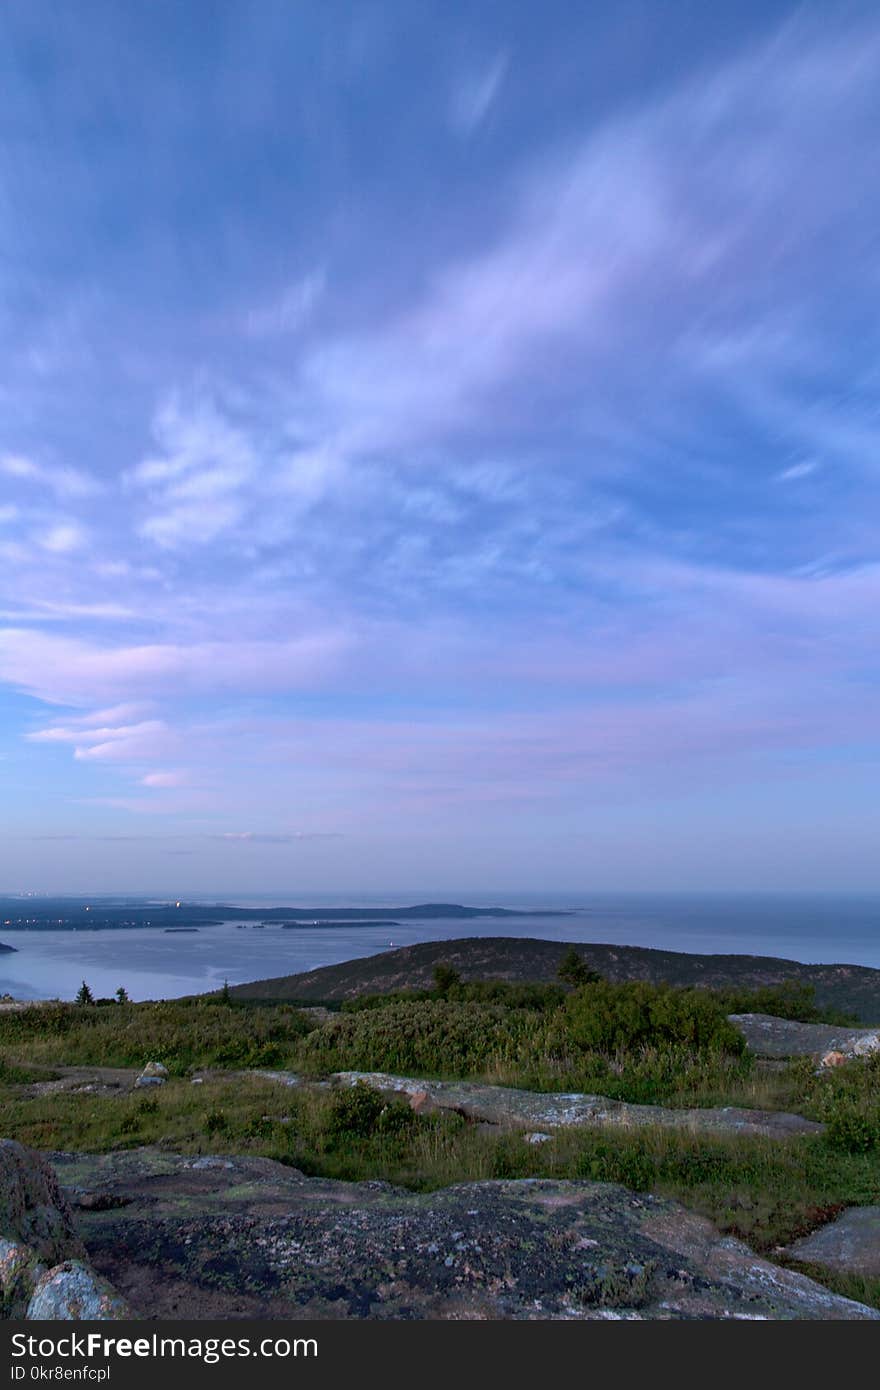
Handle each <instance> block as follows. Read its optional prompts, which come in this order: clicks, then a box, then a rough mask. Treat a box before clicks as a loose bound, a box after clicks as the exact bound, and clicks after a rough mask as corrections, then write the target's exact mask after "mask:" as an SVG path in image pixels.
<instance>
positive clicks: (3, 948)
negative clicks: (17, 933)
mask: <svg viewBox="0 0 880 1390" xmlns="http://www.w3.org/2000/svg"><path fill="white" fill-rule="evenodd" d="M14 950H15V947H14V946H7V945H6V942H5V941H0V954H2V953H3V952H4V951H14Z"/></svg>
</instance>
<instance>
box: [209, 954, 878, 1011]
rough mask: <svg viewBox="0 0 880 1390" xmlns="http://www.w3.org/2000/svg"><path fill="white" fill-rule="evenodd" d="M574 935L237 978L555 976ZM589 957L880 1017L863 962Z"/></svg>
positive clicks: (369, 986)
mask: <svg viewBox="0 0 880 1390" xmlns="http://www.w3.org/2000/svg"><path fill="white" fill-rule="evenodd" d="M570 949H571V942H567V941H540V940H536V939H534V938H530V937H509V936H487V937H464V938H459V939H456V940H453V941H425V942H420V943H418V944H417V945H414V946H402V947H400V948H399V949H397V950H394V951H383V952H382V953H381V954H380V955H375V956H366V957H363V958H361V959H359V960H350V961H345V962H344V963H343V964H342V965H326V966H323V967H322V968H321V969H320V970H310V971H307V972H305V973H304V974H300V975H283V976H280V977H279V978H277V979H273V980H255V981H254V982H253V983H251V984H245V985H237V986H235V987H234V988H233V990H232V994H233V995H237V996H238V997H239V998H244V999H291V1000H301V1001H303V1002H304V1003H319V1002H326V1003H336V1002H341V1001H342V1000H345V999H353V998H355V997H356V996H357V995H360V994H385V993H389V992H390V991H391V990H397V989H425V988H428V987H430V986H431V984H432V982H433V970H434V967H435V966H436V965H438V964H441V963H443V964H448V965H450V966H452V967H453V969H455V970H457V971H458V972H459V974H460V975H461V978H462V979H463V980H515V981H530V980H534V981H551V980H555V979H556V971H557V969H558V968H559V963H560V961H561V960H562V957H563V956H564V955H565V953H566V952H567V951H569V950H570ZM576 949H577V951H578V952H579V953H580V955H581V956H582V958H583V960H584V962H585V963H586V964H587V965H589V966H590V967H591V968H592V969H593V970H597V971H598V972H599V974H600V975H602V976H604V978H605V979H608V980H650V981H654V982H659V981H666V982H667V983H669V984H676V985H704V986H716V987H729V988H734V987H736V988H743V989H758V988H760V987H761V986H763V985H776V984H782V983H784V982H785V981H798V982H801V983H803V984H808V985H812V986H813V987H814V989H815V991H816V1002H817V1003H818V1004H820V1005H822V1006H827V1007H832V1008H836V1009H841V1010H844V1011H846V1012H848V1013H852V1014H855V1015H856V1016H857V1017H858V1018H860V1019H861V1020H862V1022H863V1023H866V1024H874V1023H880V970H872V969H870V968H869V967H868V966H863V965H803V964H802V963H801V962H800V961H794V960H782V959H777V958H776V957H775V956H745V955H743V956H740V955H717V956H709V955H690V954H685V953H683V952H680V951H657V950H652V949H649V948H647V947H643V946H608V945H602V944H597V943H595V942H580V943H576Z"/></svg>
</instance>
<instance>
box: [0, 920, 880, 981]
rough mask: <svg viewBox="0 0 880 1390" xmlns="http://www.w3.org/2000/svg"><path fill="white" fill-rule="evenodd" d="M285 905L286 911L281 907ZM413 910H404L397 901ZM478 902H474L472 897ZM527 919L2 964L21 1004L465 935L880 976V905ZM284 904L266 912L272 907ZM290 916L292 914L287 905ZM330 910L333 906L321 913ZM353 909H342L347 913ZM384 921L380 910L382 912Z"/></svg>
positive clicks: (123, 940) (209, 942)
mask: <svg viewBox="0 0 880 1390" xmlns="http://www.w3.org/2000/svg"><path fill="white" fill-rule="evenodd" d="M276 901H277V900H276ZM397 901H398V903H401V901H402V900H401V899H397ZM467 901H468V902H470V903H475V902H476V900H475V899H474V898H472V897H471V898H468V900H467ZM493 901H494V903H495V904H496V905H498V906H504V907H514V906H521V907H523V908H525V909H527V910H528V915H527V916H524V917H518V918H497V919H492V918H480V919H477V920H475V921H462V920H460V919H455V918H451V919H435V920H433V921H427V922H407V923H401V924H400V925H399V926H395V927H358V926H356V925H353V924H344V925H341V926H338V927H337V926H333V927H304V928H298V929H296V930H285V929H284V928H282V927H280V926H278V925H271V926H266V927H263V928H260V927H254V926H252V925H251V924H241V923H233V922H223V923H222V924H220V925H218V926H214V927H201V928H200V929H199V930H198V931H195V932H180V933H174V932H166V931H164V930H162V929H161V928H158V929H157V928H144V929H134V930H122V931H57V932H55V931H45V932H22V931H10V930H9V929H8V928H6V929H5V934H4V936H3V939H4V940H5V941H6V943H7V944H8V945H10V946H14V947H15V948H16V953H15V954H9V955H7V954H5V953H4V954H0V994H2V993H5V992H8V993H10V994H13V995H14V996H15V997H16V998H21V999H53V998H61V999H71V998H73V996H74V995H75V993H76V991H77V989H78V988H79V986H80V983H81V981H82V980H86V981H87V983H88V985H89V987H90V988H91V990H92V992H93V994H94V995H96V996H111V995H113V994H114V993H115V991H116V989H117V988H118V987H119V986H120V985H122V986H124V987H125V989H126V990H127V991H128V993H129V995H130V996H131V998H132V999H160V998H172V997H175V996H180V995H184V994H196V993H201V992H203V991H206V990H212V989H218V988H220V987H221V986H222V984H223V982H224V980H228V981H229V983H230V984H243V983H244V982H246V981H248V980H258V979H265V978H268V977H271V976H276V975H292V974H296V973H297V972H299V971H302V970H314V969H315V968H317V967H318V966H321V965H333V964H337V963H338V962H340V961H345V960H352V959H354V958H355V957H360V956H369V955H374V954H375V953H377V952H379V951H387V950H390V949H392V948H393V947H397V946H407V945H411V944H412V943H414V942H418V941H442V940H448V939H450V938H454V937H465V936H531V937H540V938H542V939H544V940H553V941H593V942H605V943H609V944H616V945H620V946H653V947H657V948H660V949H664V950H672V951H689V952H695V953H700V954H712V955H717V954H729V953H734V954H745V955H762V956H784V957H786V958H788V959H790V960H799V961H804V962H838V963H846V964H850V965H869V966H874V967H875V968H878V969H880V897H873V898H854V897H853V898H843V897H840V898H832V897H827V898H826V897H823V898H817V897H809V898H806V897H804V898H795V897H782V896H774V897H769V896H766V897H765V896H760V897H759V896H738V897H729V896H728V897H721V896H711V897H710V896H700V897H697V896H688V897H673V896H670V895H663V896H650V897H649V896H646V895H639V896H635V895H633V896H624V895H619V896H610V895H608V896H603V897H601V898H599V897H597V898H594V899H593V898H591V899H589V900H586V899H585V900H583V901H581V902H574V901H559V902H551V901H547V900H546V899H545V900H544V902H543V904H542V906H543V907H544V908H545V909H551V908H553V909H559V908H566V909H570V913H569V915H566V916H560V917H554V916H551V915H548V911H546V910H545V912H543V913H542V912H541V911H540V908H539V907H538V906H537V905H535V906H534V908H533V907H532V906H531V905H529V904H527V903H524V902H523V901H522V899H520V900H519V901H518V902H513V901H511V902H502V901H500V900H499V899H497V898H496V899H494V900H493ZM273 905H276V902H273V903H270V902H268V901H266V902H261V903H259V904H258V906H260V907H264V908H268V907H269V906H273ZM277 905H278V906H284V905H285V904H284V903H281V902H277ZM321 905H322V906H326V905H327V902H326V900H325V901H324V902H323V903H322V904H321ZM340 905H341V904H340ZM377 914H378V909H377Z"/></svg>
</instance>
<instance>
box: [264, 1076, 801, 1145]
mask: <svg viewBox="0 0 880 1390" xmlns="http://www.w3.org/2000/svg"><path fill="white" fill-rule="evenodd" d="M263 1074H264V1075H265V1073H263ZM333 1080H334V1081H335V1082H336V1083H337V1084H338V1085H343V1086H356V1085H360V1084H363V1085H367V1086H372V1087H373V1088H374V1089H375V1090H379V1091H388V1092H394V1093H396V1094H398V1095H405V1096H409V1097H411V1098H412V1097H416V1099H417V1102H418V1109H419V1111H420V1112H421V1113H424V1112H425V1110H426V1108H427V1106H428V1105H430V1106H432V1107H433V1108H434V1109H445V1110H455V1111H458V1113H459V1114H462V1115H466V1116H468V1118H470V1119H473V1120H484V1121H487V1122H488V1123H490V1124H497V1125H510V1126H514V1127H515V1126H518V1125H522V1126H524V1127H527V1128H528V1129H530V1130H538V1129H541V1130H543V1129H545V1128H553V1127H560V1126H567V1125H596V1126H600V1125H601V1126H605V1125H608V1126H611V1127H617V1126H622V1127H624V1128H635V1127H638V1126H642V1125H661V1126H663V1128H665V1129H688V1130H693V1131H699V1132H701V1133H708V1134H755V1135H758V1134H760V1135H765V1136H767V1137H769V1138H773V1137H777V1138H787V1137H789V1136H790V1135H793V1134H821V1132H822V1130H823V1128H824V1126H823V1125H821V1124H818V1123H817V1122H816V1121H815V1120H807V1119H805V1118H804V1117H803V1116H802V1115H789V1114H787V1113H786V1112H785V1111H782V1110H743V1109H740V1108H738V1107H735V1106H730V1105H728V1106H723V1107H720V1108H717V1109H709V1108H706V1109H689V1110H679V1109H673V1108H672V1107H670V1106H665V1105H636V1104H633V1103H632V1102H630V1101H625V1100H610V1099H609V1098H608V1097H607V1096H593V1095H582V1094H580V1093H579V1092H571V1093H564V1094H560V1093H555V1092H545V1091H520V1090H517V1089H516V1088H515V1087H513V1086H485V1085H483V1084H481V1083H480V1082H476V1081H426V1080H425V1079H424V1078H415V1077H410V1076H393V1075H391V1074H390V1073H388V1072H378V1071H371V1072H366V1071H341V1072H336V1073H334V1076H333Z"/></svg>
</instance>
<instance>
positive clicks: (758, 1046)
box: [729, 1014, 880, 1059]
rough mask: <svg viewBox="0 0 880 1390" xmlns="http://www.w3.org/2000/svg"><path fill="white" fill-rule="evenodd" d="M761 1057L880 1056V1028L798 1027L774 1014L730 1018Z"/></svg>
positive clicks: (818, 1024) (737, 1015) (847, 1057)
mask: <svg viewBox="0 0 880 1390" xmlns="http://www.w3.org/2000/svg"><path fill="white" fill-rule="evenodd" d="M729 1018H730V1021H731V1023H733V1024H734V1025H735V1026H736V1027H737V1028H738V1029H739V1031H740V1032H741V1033H742V1035H743V1037H744V1038H745V1040H746V1043H747V1045H748V1048H749V1051H750V1052H754V1053H755V1055H756V1056H758V1057H822V1056H824V1055H825V1053H828V1052H840V1053H842V1054H843V1056H844V1057H845V1058H846V1059H849V1058H851V1057H870V1056H871V1055H872V1054H873V1053H875V1052H880V1028H838V1027H835V1026H833V1025H832V1024H828V1023H797V1022H795V1020H794V1019H790V1018H774V1017H773V1015H772V1014H730V1015H729Z"/></svg>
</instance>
